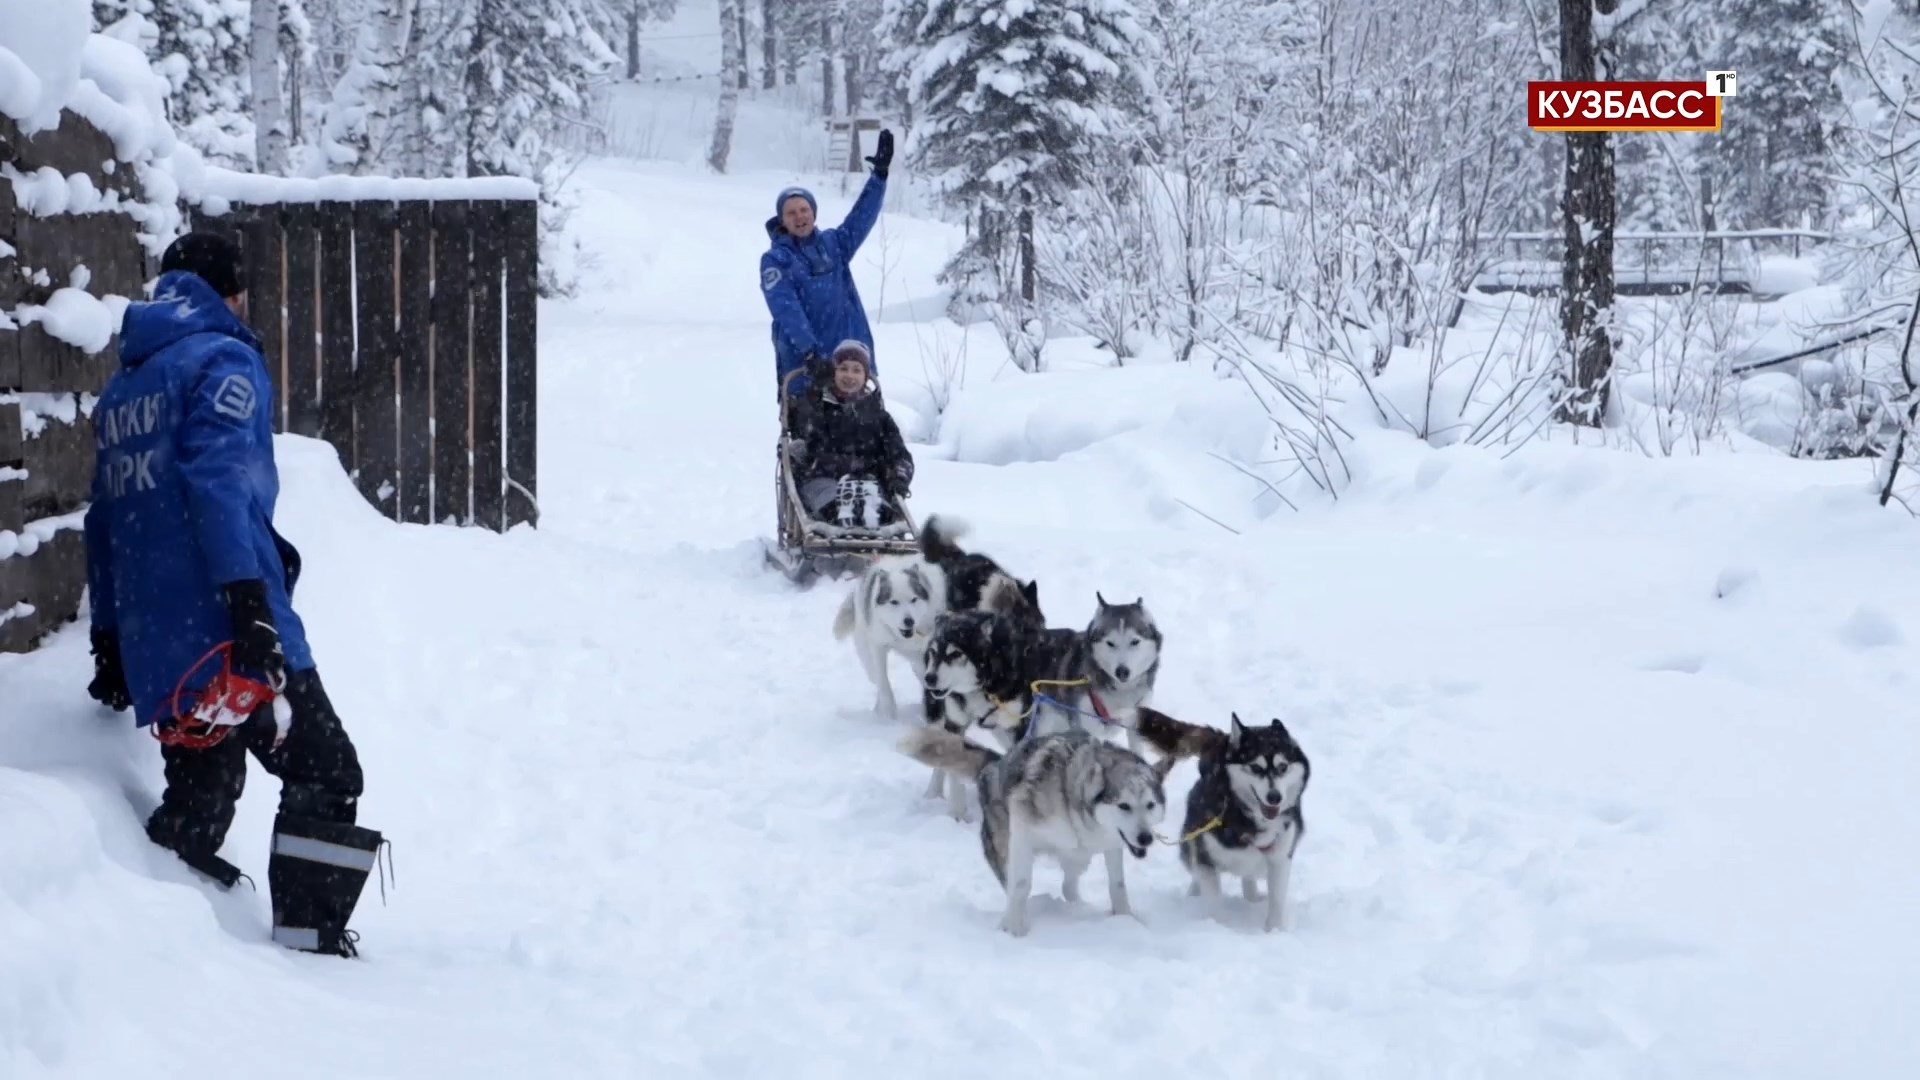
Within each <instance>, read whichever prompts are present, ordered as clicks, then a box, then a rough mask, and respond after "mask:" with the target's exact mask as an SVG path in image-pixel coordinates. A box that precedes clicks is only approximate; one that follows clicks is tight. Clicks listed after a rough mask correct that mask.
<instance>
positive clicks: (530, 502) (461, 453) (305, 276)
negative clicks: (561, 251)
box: [193, 200, 539, 530]
mask: <svg viewBox="0 0 1920 1080" xmlns="http://www.w3.org/2000/svg"><path fill="white" fill-rule="evenodd" d="M538 213H539V207H538V203H536V202H534V201H532V200H493V201H482V200H444V201H428V200H405V201H398V202H395V201H385V200H381V201H373V200H356V201H352V202H347V201H323V202H312V203H284V204H280V205H253V206H245V205H242V206H235V207H233V208H231V209H230V210H229V211H228V212H227V213H225V214H221V215H217V216H215V215H196V216H195V217H194V220H193V227H194V228H196V229H202V230H207V231H219V232H226V233H228V234H230V235H232V236H234V237H235V238H236V239H237V240H238V241H239V243H240V245H241V249H242V252H243V254H244V258H245V260H246V264H247V267H248V273H249V282H248V284H249V289H248V303H249V318H248V321H249V322H250V323H251V325H252V326H253V329H254V331H255V332H256V333H258V334H259V335H260V337H261V340H262V341H263V343H264V346H265V350H264V351H265V353H266V356H267V366H268V370H269V371H271V372H272V373H273V375H274V383H275V385H276V387H277V388H278V389H279V391H280V394H279V397H278V399H277V400H275V401H274V403H273V408H274V426H275V428H276V429H277V430H280V431H287V432H292V433H293V434H296V435H308V436H313V437H316V438H322V439H325V440H326V441H327V442H329V443H331V444H332V445H333V447H334V449H335V450H336V451H337V452H338V453H339V455H340V460H341V463H342V464H343V465H344V466H345V467H346V469H347V472H348V474H349V475H351V476H352V477H353V479H354V483H355V485H356V486H357V487H358V488H359V489H360V493H361V494H362V495H364V496H365V497H366V499H367V501H369V502H371V503H372V504H373V505H374V506H376V507H379V508H380V510H381V511H382V512H383V513H385V514H386V515H387V516H388V517H390V518H393V519H394V520H396V521H404V522H413V523H417V524H456V525H480V526H484V527H486V528H489V529H495V530H499V529H505V528H511V527H512V526H514V525H517V524H521V523H527V524H535V523H537V520H538V517H539V512H538V505H537V501H536V491H537V490H538V489H537V485H536V483H535V476H536V472H537V464H538V462H537V455H536V438H537V425H536V409H537V396H536V395H537V392H538V381H537V378H536V365H535V332H536V329H537V325H538V324H537V311H536V299H535V293H536V287H537V282H538V275H539V231H538V229H539V225H538V217H537V215H538Z"/></svg>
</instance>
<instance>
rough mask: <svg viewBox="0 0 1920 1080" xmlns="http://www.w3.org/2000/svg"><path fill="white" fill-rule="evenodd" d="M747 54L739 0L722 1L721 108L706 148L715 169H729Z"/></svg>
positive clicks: (709, 163) (721, 171) (714, 117)
mask: <svg viewBox="0 0 1920 1080" xmlns="http://www.w3.org/2000/svg"><path fill="white" fill-rule="evenodd" d="M745 57H746V51H745V49H744V47H743V46H742V44H741V40H740V0H720V107H719V109H718V110H716V111H715V112H714V116H713V142H712V143H711V144H710V145H709V146H708V147H707V164H708V165H710V166H712V168H713V171H714V172H720V173H723V172H726V171H727V156H728V155H729V154H730V153H732V151H733V119H734V116H735V115H736V114H737V113H738V112H739V111H740V80H741V79H742V78H744V77H745V68H744V65H743V61H744V59H745Z"/></svg>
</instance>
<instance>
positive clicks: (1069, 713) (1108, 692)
mask: <svg viewBox="0 0 1920 1080" xmlns="http://www.w3.org/2000/svg"><path fill="white" fill-rule="evenodd" d="M1093 598H1094V601H1095V603H1097V604H1098V605H1099V606H1098V607H1097V608H1095V609H1094V613H1093V618H1092V619H1091V620H1090V621H1089V622H1088V623H1087V626H1086V628H1085V629H1084V630H1056V629H1049V630H1046V631H1043V632H1041V633H1039V634H1036V635H1035V636H1034V637H1033V638H1032V641H1031V644H1030V646H1029V650H1028V655H1027V658H1026V664H1025V670H1026V674H1027V676H1028V677H1029V679H1032V680H1040V681H1041V686H1040V688H1039V695H1040V696H1039V698H1038V699H1037V700H1036V702H1035V704H1034V709H1033V719H1032V722H1031V723H1030V724H1029V726H1028V728H1027V730H1026V732H1025V734H1026V735H1050V734H1055V733H1058V732H1061V731H1067V730H1071V729H1078V730H1081V731H1085V732H1087V733H1089V734H1092V735H1096V736H1102V737H1104V736H1105V735H1106V734H1107V732H1108V731H1109V729H1110V728H1111V727H1113V726H1118V727H1120V728H1121V729H1123V730H1125V731H1126V733H1127V746H1128V747H1129V748H1131V749H1132V750H1133V751H1134V752H1135V753H1139V751H1140V741H1139V736H1138V735H1136V734H1135V733H1134V731H1133V727H1134V723H1135V717H1136V714H1137V712H1138V710H1139V709H1140V707H1141V706H1143V705H1145V704H1146V703H1147V698H1148V697H1150V696H1151V695H1152V694H1153V683H1154V679H1155V678H1157V677H1158V675H1159V674H1160V645H1161V640H1162V639H1161V636H1160V628H1159V626H1158V625H1156V624H1155V623H1154V620H1153V614H1152V613H1151V612H1149V611H1148V610H1147V608H1146V604H1145V603H1144V600H1143V599H1141V600H1135V601H1134V602H1133V603H1131V604H1109V603H1107V598H1106V597H1104V596H1102V595H1100V594H1099V593H1094V594H1093ZM1035 600H1036V606H1037V600H1038V597H1037V595H1036V596H1035Z"/></svg>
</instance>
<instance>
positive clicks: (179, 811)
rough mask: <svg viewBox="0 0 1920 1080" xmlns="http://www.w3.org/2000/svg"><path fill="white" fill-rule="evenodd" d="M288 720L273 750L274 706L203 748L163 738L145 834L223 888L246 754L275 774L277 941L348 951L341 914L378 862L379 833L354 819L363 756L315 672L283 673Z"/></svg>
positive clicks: (230, 880) (271, 878)
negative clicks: (161, 784)
mask: <svg viewBox="0 0 1920 1080" xmlns="http://www.w3.org/2000/svg"><path fill="white" fill-rule="evenodd" d="M285 692H286V698H287V704H288V705H289V706H290V707H291V708H292V712H293V722H292V725H291V727H290V729H289V731H288V733H287V739H286V741H285V742H284V743H282V744H281V745H280V747H279V748H278V749H275V748H274V746H273V737H274V733H275V729H274V721H273V712H272V709H271V707H270V706H269V707H263V708H261V710H260V711H259V712H256V713H255V714H254V715H253V717H252V718H251V719H249V720H248V721H247V722H246V723H244V724H241V725H240V726H239V727H238V728H236V729H235V730H234V732H233V734H231V735H229V736H228V737H227V738H226V739H224V740H222V741H221V742H219V743H218V744H216V745H214V746H210V747H205V748H203V749H197V750H196V749H189V748H186V747H179V746H162V747H161V748H160V754H161V758H162V760H163V761H164V762H165V765H166V790H165V791H164V792H162V793H161V796H160V805H159V806H158V807H157V808H156V809H155V810H154V812H153V814H152V815H151V816H150V817H148V819H147V836H148V837H149V838H150V839H151V840H152V841H153V842H154V843H156V844H158V845H160V846H161V847H164V848H167V849H168V850H170V851H172V852H174V853H175V854H177V855H179V856H180V858H181V860H182V861H184V862H185V863H186V864H187V865H188V866H191V867H192V868H194V869H195V870H197V871H199V872H200V873H202V874H205V875H207V876H208V877H211V878H213V879H214V880H216V881H218V882H220V884H221V885H222V886H223V887H228V888H230V887H232V886H233V884H234V883H235V882H236V881H238V880H239V879H240V870H239V869H238V868H237V867H235V866H234V865H233V864H231V863H229V862H227V861H226V860H224V859H222V858H220V855H219V852H220V848H221V846H222V845H224V844H225V843H226V838H227V830H228V829H229V828H231V827H232V825H233V817H234V812H235V811H236V810H237V809H238V808H239V801H240V795H241V792H242V791H244V790H245V788H246V783H247V755H249V754H251V755H253V757H254V759H255V760H257V761H259V762H260V764H261V766H262V767H263V768H265V769H266V770H267V772H268V773H269V774H271V775H273V776H275V777H277V778H278V779H279V780H280V784H281V788H280V811H279V814H278V815H277V816H276V818H275V819H274V828H273V845H272V848H271V854H270V857H269V861H268V869H267V873H268V888H269V891H270V892H271V894H272V897H273V914H274V920H273V921H274V940H276V941H278V942H280V943H281V944H283V945H286V946H288V947H290V948H296V949H305V950H307V951H315V952H330V953H341V954H344V955H351V954H352V946H351V943H350V940H349V939H348V937H347V935H346V923H347V919H348V918H349V917H351V915H352V913H353V908H354V906H355V905H356V904H357V903H358V901H359V897H360V890H361V887H362V886H363V885H364V884H365V883H366V879H367V875H368V874H369V873H370V872H371V871H372V870H373V868H374V860H375V858H376V856H377V854H378V850H379V847H380V844H381V842H382V841H381V837H380V834H379V833H377V832H374V831H372V830H370V829H362V828H359V827H358V826H357V825H356V821H357V819H358V812H359V800H360V793H361V787H362V782H363V781H362V776H361V773H360V758H359V754H358V752H357V750H356V749H355V747H354V745H353V740H352V739H351V738H349V737H348V735H347V731H346V728H345V727H344V726H343V725H342V724H341V722H340V716H339V714H338V713H336V712H335V711H334V708H333V703H332V702H331V701H329V700H328V699H327V692H326V689H325V687H323V686H322V685H321V683H320V674H319V672H318V671H315V670H313V669H311V668H308V669H306V670H302V671H290V672H288V673H287V686H286V691H285Z"/></svg>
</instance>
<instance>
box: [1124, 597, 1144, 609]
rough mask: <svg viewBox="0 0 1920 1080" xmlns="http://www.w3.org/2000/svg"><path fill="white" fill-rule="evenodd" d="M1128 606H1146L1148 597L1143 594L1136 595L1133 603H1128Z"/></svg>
mask: <svg viewBox="0 0 1920 1080" xmlns="http://www.w3.org/2000/svg"><path fill="white" fill-rule="evenodd" d="M1127 606H1128V607H1146V606H1147V598H1146V596H1144V595H1141V596H1136V597H1134V598H1133V603H1131V604H1128V605H1127Z"/></svg>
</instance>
